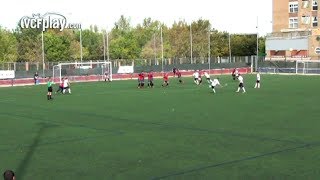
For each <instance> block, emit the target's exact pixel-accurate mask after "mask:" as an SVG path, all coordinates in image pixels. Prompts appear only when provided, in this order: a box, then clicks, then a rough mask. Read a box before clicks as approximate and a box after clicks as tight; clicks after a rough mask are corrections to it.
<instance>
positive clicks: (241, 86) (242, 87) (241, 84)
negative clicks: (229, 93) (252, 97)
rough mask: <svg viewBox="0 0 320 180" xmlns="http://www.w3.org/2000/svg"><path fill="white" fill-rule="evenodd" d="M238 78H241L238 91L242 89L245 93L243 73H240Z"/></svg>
mask: <svg viewBox="0 0 320 180" xmlns="http://www.w3.org/2000/svg"><path fill="white" fill-rule="evenodd" d="M238 80H239V87H238V90H237V91H236V92H240V90H242V91H243V93H245V92H246V89H245V88H244V84H243V77H242V76H241V74H239V76H238Z"/></svg>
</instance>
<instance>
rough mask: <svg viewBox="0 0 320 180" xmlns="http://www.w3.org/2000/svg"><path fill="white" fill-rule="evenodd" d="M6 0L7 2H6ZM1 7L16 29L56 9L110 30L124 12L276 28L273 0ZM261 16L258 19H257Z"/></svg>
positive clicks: (249, 29)
mask: <svg viewBox="0 0 320 180" xmlns="http://www.w3.org/2000/svg"><path fill="white" fill-rule="evenodd" d="M4 2H5V3H4ZM4 2H2V5H1V6H0V26H2V27H5V28H7V29H14V28H15V27H16V26H17V24H18V21H19V20H20V19H21V18H22V17H23V16H31V15H32V14H37V13H40V14H44V13H46V12H56V13H60V14H63V15H64V16H65V17H66V18H67V21H68V22H70V23H81V24H82V27H83V28H89V27H90V25H97V26H98V27H99V28H100V29H101V28H103V29H107V30H110V29H111V28H112V27H113V25H114V23H115V22H116V21H117V20H118V19H119V18H120V16H121V15H124V16H125V17H128V18H130V22H131V25H133V26H135V25H137V24H139V23H142V21H143V19H144V18H147V17H150V18H152V19H154V20H159V21H161V22H163V23H165V24H166V25H168V26H171V25H172V24H173V22H174V21H179V20H185V21H186V22H187V23H191V22H192V21H196V20H198V19H200V18H202V19H206V20H209V21H210V23H211V24H212V27H213V28H215V29H217V30H220V31H227V32H230V33H256V32H257V29H256V26H257V22H258V32H259V34H260V35H265V34H267V33H270V32H271V31H272V0H184V1H183V0H111V1H110V0H109V1H108V0H106V1H104V0H74V1H67V0H5V1H4ZM257 19H258V21H257Z"/></svg>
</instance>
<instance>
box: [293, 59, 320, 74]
mask: <svg viewBox="0 0 320 180" xmlns="http://www.w3.org/2000/svg"><path fill="white" fill-rule="evenodd" d="M295 70H296V74H319V75H320V60H297V61H296V68H295Z"/></svg>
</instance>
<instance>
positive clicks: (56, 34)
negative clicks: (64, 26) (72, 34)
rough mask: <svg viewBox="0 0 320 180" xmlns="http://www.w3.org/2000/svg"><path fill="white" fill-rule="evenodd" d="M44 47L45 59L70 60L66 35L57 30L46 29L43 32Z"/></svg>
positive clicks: (69, 42)
mask: <svg viewBox="0 0 320 180" xmlns="http://www.w3.org/2000/svg"><path fill="white" fill-rule="evenodd" d="M44 44H45V46H44V48H45V58H46V61H56V62H57V61H69V60H71V53H70V44H71V40H70V38H68V36H66V35H64V34H63V33H60V31H58V30H48V31H47V32H45V33H44Z"/></svg>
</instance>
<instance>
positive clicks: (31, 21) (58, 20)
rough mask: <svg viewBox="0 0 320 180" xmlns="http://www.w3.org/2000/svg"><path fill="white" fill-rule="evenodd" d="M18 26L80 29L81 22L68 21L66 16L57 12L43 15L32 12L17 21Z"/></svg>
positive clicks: (44, 29)
mask: <svg viewBox="0 0 320 180" xmlns="http://www.w3.org/2000/svg"><path fill="white" fill-rule="evenodd" d="M19 24H20V27H21V28H22V29H24V28H32V29H42V31H46V29H59V30H60V31H63V29H80V28H81V24H79V23H68V22H67V18H66V17H65V16H63V15H61V14H58V13H46V14H44V15H42V16H41V15H40V14H32V16H31V17H30V16H24V17H22V18H21V19H20V21H19Z"/></svg>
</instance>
